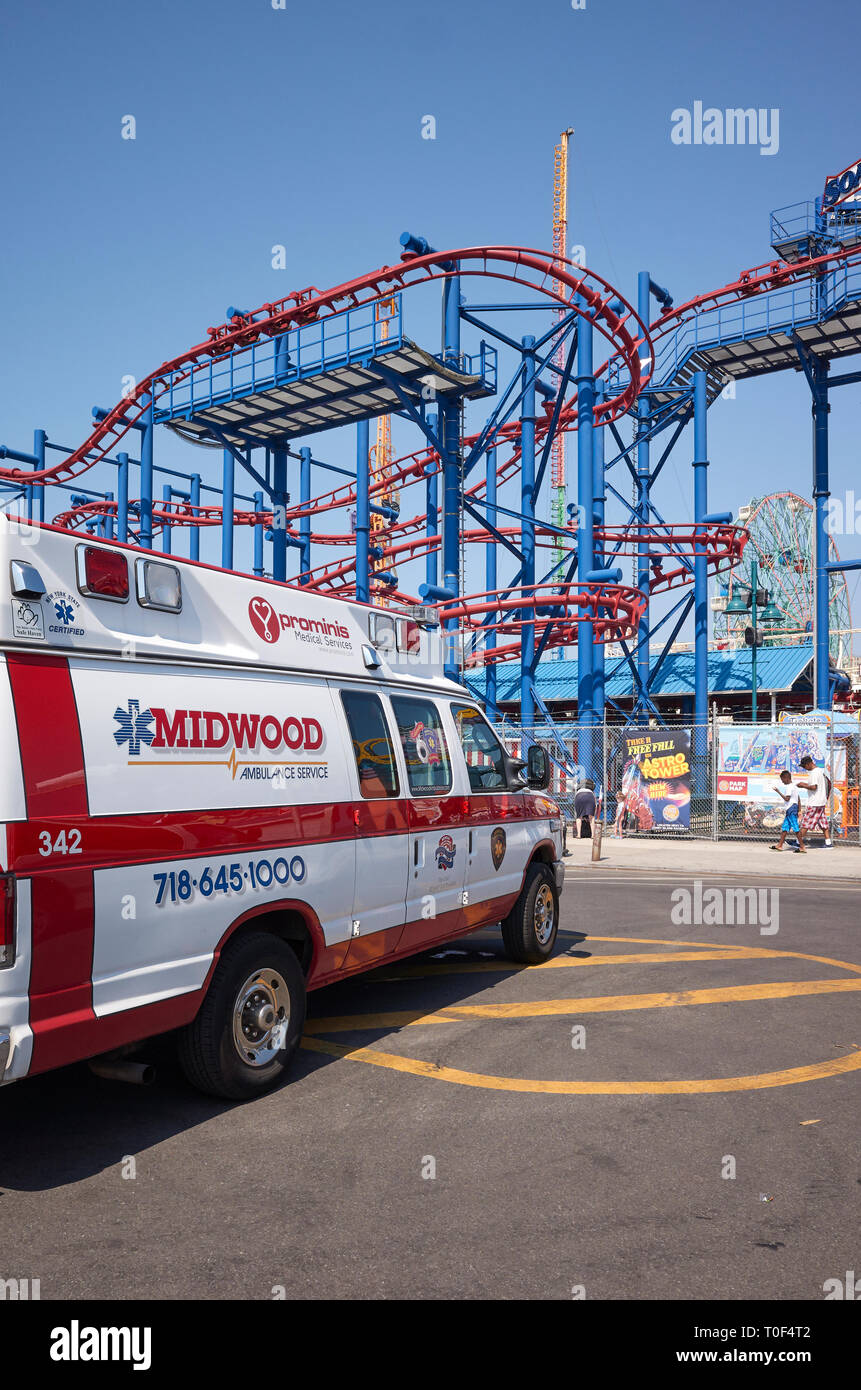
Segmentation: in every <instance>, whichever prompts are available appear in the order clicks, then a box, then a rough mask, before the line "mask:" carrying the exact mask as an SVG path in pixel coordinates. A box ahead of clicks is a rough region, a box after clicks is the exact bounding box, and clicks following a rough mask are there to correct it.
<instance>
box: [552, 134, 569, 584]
mask: <svg viewBox="0 0 861 1390" xmlns="http://www.w3.org/2000/svg"><path fill="white" fill-rule="evenodd" d="M573 134H574V131H573V129H572V128H571V127H569V128H568V130H563V132H562V134H561V135H560V136H559V144H558V145H557V146H556V148H555V150H554V151H553V256H554V259H556V258H558V259H560V260H564V259H565V250H566V245H567V241H568V140H569V137H570V136H572V135H573ZM553 288H554V290H556V292H557V293H559V292H560V291H561V289H562V286H561V285H560V283H559V281H558V280H554V282H553ZM564 316H565V310H564V309H562V308H560V309H558V310H557V311H556V317H557V320H560V319H562V318H564ZM553 364H554V366H555V367H557V368H558V369H559V371H560V372H561V371H562V370H563V368H564V366H565V347H564V344H562V343H560V344H559V346H558V347H557V349H556V351H555V353H554V354H553ZM559 379H561V378H557V384H558V380H559ZM565 481H566V479H565V434H564V432H563V431H562V430H560V431H559V432H558V433H557V434H556V437H555V438H554V440H553V444H552V446H551V453H550V486H551V489H552V493H551V503H550V520H551V522H552V523H553V525H554V526H559V527H564V525H565V520H566V514H565V504H566V488H565ZM564 555H565V549H564V546H563V545H562V539H561V537H559V538H558V540H557V544H556V546H555V547H554V556H553V558H554V561H555V562H556V563H557V564H559V563H560V561H561V560H562V559H563V557H564Z"/></svg>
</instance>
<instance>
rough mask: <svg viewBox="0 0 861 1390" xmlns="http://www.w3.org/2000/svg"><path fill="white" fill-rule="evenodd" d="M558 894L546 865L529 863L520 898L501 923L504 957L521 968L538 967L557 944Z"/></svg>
mask: <svg viewBox="0 0 861 1390" xmlns="http://www.w3.org/2000/svg"><path fill="white" fill-rule="evenodd" d="M558 930H559V895H558V893H557V892H556V884H555V882H554V880H553V874H552V872H551V871H550V869H549V868H548V867H547V865H546V864H540V863H536V864H530V866H529V868H528V869H527V871H526V880H525V882H524V884H523V889H522V891H521V894H520V897H519V898H518V899H517V902H516V903H515V904H514V907H513V908H512V909H511V911H510V912H509V914H508V916H507V917H506V919H505V921H504V922H503V923H502V940H503V942H504V944H505V952H506V955H507V956H508V957H509V959H511V960H516V961H519V962H520V963H521V964H522V965H539V964H540V963H541V961H543V960H547V958H548V957H549V956H550V955H551V954H552V952H553V947H554V946H555V945H556V933H557V932H558Z"/></svg>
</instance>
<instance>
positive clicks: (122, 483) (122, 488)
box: [117, 454, 129, 541]
mask: <svg viewBox="0 0 861 1390" xmlns="http://www.w3.org/2000/svg"><path fill="white" fill-rule="evenodd" d="M117 462H118V463H119V468H118V469H117V540H118V541H127V540H128V538H129V456H128V454H117Z"/></svg>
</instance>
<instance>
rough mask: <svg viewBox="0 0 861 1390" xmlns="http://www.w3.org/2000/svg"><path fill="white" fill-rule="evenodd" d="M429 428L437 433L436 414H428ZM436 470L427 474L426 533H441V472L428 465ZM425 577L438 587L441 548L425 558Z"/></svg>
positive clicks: (433, 465) (428, 581) (431, 464)
mask: <svg viewBox="0 0 861 1390" xmlns="http://www.w3.org/2000/svg"><path fill="white" fill-rule="evenodd" d="M427 424H428V429H429V430H430V431H431V433H432V434H436V433H437V430H438V429H439V423H438V421H437V417H436V415H431V414H428V417H427ZM427 466H428V467H429V468H432V469H433V470H434V471H433V472H432V473H429V474H428V475H427V508H426V510H427V516H426V519H425V535H426V536H437V535H439V473H438V472H437V471H436V464H434V463H430V464H428V465H427ZM425 579H426V581H427V583H428V584H431V585H433V586H434V588H436V587H437V585H438V584H439V550H438V549H437V550H429V551H428V553H427V557H426V559H425Z"/></svg>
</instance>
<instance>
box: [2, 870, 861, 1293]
mask: <svg viewBox="0 0 861 1390" xmlns="http://www.w3.org/2000/svg"><path fill="white" fill-rule="evenodd" d="M772 857H773V858H776V856H772ZM835 857H836V856H835ZM811 858H812V856H811ZM571 862H572V867H571V869H570V870H569V874H568V881H567V884H566V889H565V893H564V895H563V929H562V931H561V933H560V937H559V942H558V947H557V952H556V955H555V956H554V958H553V960H552V961H551V962H549V963H548V964H546V965H544V966H540V967H534V968H519V967H515V966H512V965H511V964H510V963H508V962H506V961H505V960H504V958H503V955H502V947H501V941H500V937H499V934H498V932H496V931H489V930H488V931H482V932H480V933H477V934H475V935H473V936H471V937H468V938H464V939H463V940H461V941H458V942H455V943H453V944H452V945H450V946H449V947H446V948H444V949H442V950H437V951H433V952H429V953H427V954H426V955H424V956H422V957H415V958H413V959H411V960H410V961H407V962H402V963H399V964H396V965H394V966H390V967H388V968H387V967H382V968H380V969H378V970H377V971H375V972H374V973H373V974H370V975H366V976H363V977H360V978H357V979H355V980H353V981H350V982H346V983H343V984H340V985H336V986H333V987H330V988H328V989H325V990H321V991H318V992H316V993H315V994H313V995H312V996H311V1000H310V1005H311V1008H310V1014H311V1017H310V1020H309V1025H308V1031H307V1033H306V1037H305V1045H304V1046H303V1048H302V1049H301V1051H300V1053H299V1055H298V1059H297V1062H296V1064H295V1067H294V1072H293V1076H292V1079H291V1081H290V1082H289V1083H288V1084H285V1085H284V1086H282V1087H281V1088H280V1089H279V1090H278V1091H276V1092H275V1093H273V1094H271V1095H269V1096H267V1097H265V1098H263V1099H261V1100H258V1101H255V1102H253V1103H251V1104H247V1105H241V1106H229V1105H226V1104H221V1103H219V1102H215V1101H211V1100H207V1099H205V1098H204V1097H202V1096H200V1095H198V1094H196V1093H195V1092H194V1091H192V1090H190V1089H189V1088H188V1087H187V1086H186V1084H185V1083H184V1082H183V1080H182V1079H181V1077H180V1075H179V1073H178V1071H177V1069H176V1067H175V1064H174V1063H173V1060H172V1054H171V1049H170V1047H169V1046H168V1045H167V1044H166V1043H164V1042H161V1043H159V1044H153V1045H151V1046H150V1047H149V1048H148V1049H147V1052H146V1055H147V1056H148V1057H151V1058H153V1059H154V1060H156V1061H157V1063H158V1080H157V1082H156V1084H155V1085H154V1086H153V1087H150V1088H147V1089H144V1088H138V1087H132V1086H128V1085H125V1084H122V1083H117V1082H109V1081H104V1080H100V1079H98V1078H96V1077H94V1076H93V1075H91V1074H90V1073H89V1072H88V1070H87V1069H86V1067H84V1066H79V1067H73V1068H69V1069H67V1070H64V1071H61V1072H56V1073H53V1074H50V1075H47V1076H43V1077H38V1078H34V1079H32V1080H31V1081H26V1082H22V1083H19V1084H17V1085H14V1086H11V1087H8V1088H7V1089H5V1090H4V1091H3V1092H2V1093H0V1115H2V1127H0V1135H2V1137H0V1220H2V1231H3V1239H2V1257H0V1278H2V1279H8V1278H10V1277H13V1278H19V1279H20V1278H30V1279H39V1280H40V1281H41V1296H42V1298H43V1299H77V1298H83V1297H91V1298H99V1299H102V1298H105V1299H127V1298H135V1297H144V1298H153V1297H154V1298H158V1299H183V1298H197V1299H228V1298H243V1299H269V1298H272V1297H275V1296H278V1295H279V1294H281V1293H282V1292H283V1293H284V1295H285V1296H286V1297H287V1298H316V1297H326V1298H335V1299H356V1298H358V1299H378V1298H407V1299H443V1298H459V1299H488V1298H496V1297H502V1298H508V1299H524V1298H525V1299H539V1298H540V1299H554V1300H570V1299H571V1298H577V1297H582V1296H585V1297H586V1298H587V1299H614V1300H619V1299H630V1298H642V1299H652V1300H661V1299H672V1298H681V1299H699V1298H718V1299H725V1298H726V1299H729V1298H744V1299H749V1300H754V1301H757V1300H772V1299H777V1300H784V1299H814V1300H816V1299H822V1298H823V1297H824V1291H823V1285H824V1284H825V1283H826V1281H827V1280H829V1279H832V1278H839V1279H841V1280H842V1279H844V1277H845V1272H846V1271H847V1270H858V1271H859V1273H861V1244H859V1234H858V1233H859V1230H861V1220H859V1217H861V1160H859V1154H858V1127H857V1116H858V1113H859V1080H861V1009H859V1003H861V997H859V996H861V936H859V902H861V894H859V889H858V888H857V887H855V886H853V885H852V884H850V883H845V882H833V883H823V882H822V881H819V880H816V879H811V880H810V881H805V882H795V881H793V882H791V883H786V882H784V881H782V880H780V879H775V878H774V876H767V875H763V876H762V877H761V878H760V877H757V876H755V875H754V874H752V873H751V872H749V871H748V872H746V873H745V875H744V877H741V878H740V877H735V878H732V877H729V876H727V874H726V873H723V874H715V875H709V873H708V866H706V867H705V868H703V866H702V865H701V864H700V865H699V866H698V865H697V864H695V863H691V864H690V868H691V869H692V871H693V873H692V874H691V875H690V876H688V877H685V876H684V875H681V874H680V873H679V872H678V871H674V872H673V873H666V874H662V873H661V872H660V871H659V870H656V869H652V870H651V871H645V870H640V869H636V868H632V867H629V868H627V869H623V868H621V867H613V866H611V865H608V866H601V865H598V866H594V867H593V866H591V865H589V864H587V863H586V862H585V861H584V862H582V863H581V862H580V861H579V859H578V858H577V857H576V856H572V860H571ZM694 874H696V875H697V876H698V881H699V882H700V897H699V898H697V890H696V886H695V885H696V881H697V879H695V877H694ZM712 889H714V890H716V896H710V897H709V898H708V900H706V899H705V892H706V890H712ZM729 889H741V890H743V894H744V896H743V897H742V898H739V897H738V896H737V895H733V898H732V902H733V911H732V915H733V918H734V922H733V925H727V924H726V917H727V915H728V911H727V909H728V905H729V903H730V897H729V896H728V895H727V890H729ZM775 889H777V890H778V897H777V898H774V896H773V893H774V890H775ZM680 890H683V891H682V895H681V896H679V891H680ZM751 892H753V894H754V898H751V897H750V894H751ZM684 893H687V894H688V898H685V896H684ZM770 894H771V895H772V896H769V895H770ZM674 895H675V896H674ZM754 906H755V908H756V912H755V915H756V920H755V921H753V920H751V917H752V915H754ZM718 907H720V910H721V911H720V916H721V922H720V923H718V922H717V920H716V910H717V908H718ZM707 908H708V910H709V911H710V913H711V920H710V921H708V922H707V921H704V920H703V919H704V918H706V917H708V915H709V911H707ZM739 915H741V916H742V917H743V919H744V920H742V921H741V922H739V921H738V918H739ZM686 918H687V920H686ZM775 925H776V930H771V928H773V927H775ZM763 928H765V930H763ZM273 1291H274V1293H273Z"/></svg>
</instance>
